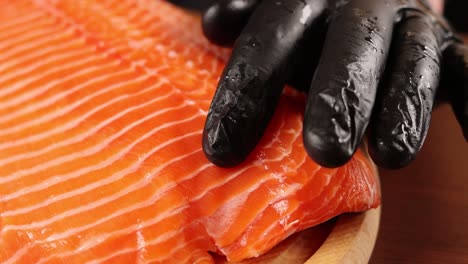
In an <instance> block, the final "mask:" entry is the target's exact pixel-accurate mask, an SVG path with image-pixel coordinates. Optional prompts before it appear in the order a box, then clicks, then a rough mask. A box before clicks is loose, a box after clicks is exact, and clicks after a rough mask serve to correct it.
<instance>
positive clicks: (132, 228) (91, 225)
mask: <svg viewBox="0 0 468 264" xmlns="http://www.w3.org/2000/svg"><path fill="white" fill-rule="evenodd" d="M281 117H282V120H283V122H284V118H285V117H284V116H281ZM299 134H300V133H299ZM290 151H292V147H291V149H290ZM281 158H282V157H279V158H276V159H271V160H272V161H279V160H280V159H281ZM206 165H207V167H212V166H213V165H212V164H211V163H207V164H206ZM252 167H254V166H249V167H245V168H243V169H241V170H240V171H238V172H237V173H233V174H231V175H227V178H229V179H227V181H230V180H232V179H234V178H236V177H237V176H238V175H240V174H242V173H243V172H245V171H246V170H248V169H249V168H252ZM203 171H204V169H202V170H200V171H199V172H198V171H195V172H193V173H192V175H193V176H190V177H189V179H191V178H192V177H196V176H197V174H200V173H202V172H203ZM182 182H183V181H180V180H179V181H177V183H176V184H181V183H182ZM221 185H222V184H221ZM162 189H167V187H166V188H165V187H162ZM211 189H213V188H212V186H211V187H210V188H209V190H207V192H209V191H210V190H211ZM165 192H166V191H163V192H161V191H160V190H159V191H158V192H157V195H155V196H154V197H153V199H150V200H149V201H147V202H145V203H144V204H145V205H143V206H141V205H140V206H139V207H138V206H137V207H136V209H139V208H143V207H148V206H152V205H154V203H155V202H156V201H157V200H158V199H160V197H162V195H164V194H165ZM202 196H203V195H202ZM197 198H200V195H198V196H197V197H196V199H197ZM194 200H195V199H192V200H191V201H190V202H194ZM134 207H135V206H133V208H127V209H125V210H120V211H118V212H115V213H113V214H112V215H110V216H107V217H105V218H103V219H99V220H98V221H97V222H98V223H92V224H88V225H86V226H81V227H78V228H75V230H68V232H66V233H62V234H61V235H59V236H58V237H55V239H57V240H58V239H65V238H66V237H69V236H72V235H73V234H74V233H77V232H80V231H84V230H87V229H90V228H93V227H95V226H97V225H99V224H102V223H105V222H107V221H109V220H111V219H113V218H117V217H121V216H122V215H124V214H126V213H129V212H131V211H133V210H136V209H135V208H134ZM180 209H181V208H180V207H179V208H175V209H173V210H172V211H170V212H169V213H167V214H165V215H160V216H159V217H157V218H156V219H152V221H150V222H149V223H148V222H144V223H142V224H141V225H142V226H143V227H146V226H150V225H153V224H155V223H157V222H159V221H161V220H163V219H164V218H165V217H170V216H172V215H175V214H176V213H177V212H178V211H179V210H180ZM122 211H123V212H122ZM134 228H135V227H130V228H126V229H124V230H120V232H117V231H116V232H113V233H112V235H118V234H126V233H128V232H131V231H132V230H134ZM116 233H117V234H116ZM107 237H108V236H107ZM102 239H105V238H103V237H102V236H101V238H100V239H98V240H102ZM96 242H97V241H96V240H95V239H94V238H91V239H89V240H88V242H87V243H88V244H89V243H91V244H90V245H88V246H87V248H88V247H90V246H97V244H96ZM93 243H94V245H93ZM98 244H99V243H98ZM71 254H73V252H68V253H66V255H71ZM62 255H63V254H62ZM64 256H65V255H64Z"/></svg>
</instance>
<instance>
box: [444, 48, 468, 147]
mask: <svg viewBox="0 0 468 264" xmlns="http://www.w3.org/2000/svg"><path fill="white" fill-rule="evenodd" d="M441 87H442V88H444V89H446V90H447V93H448V98H449V100H450V102H451V104H452V108H453V110H454V112H455V116H456V117H457V119H458V122H459V123H460V125H461V127H462V130H463V134H464V136H465V139H466V140H467V141H468V47H467V46H466V45H463V44H461V43H454V44H452V45H450V46H449V47H448V48H447V49H445V51H444V52H443V71H442V81H441Z"/></svg>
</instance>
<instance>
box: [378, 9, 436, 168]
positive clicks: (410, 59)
mask: <svg viewBox="0 0 468 264" xmlns="http://www.w3.org/2000/svg"><path fill="white" fill-rule="evenodd" d="M439 35H440V34H439V33H438V28H436V27H435V26H434V25H433V23H432V21H430V20H429V19H428V18H427V17H425V16H424V15H423V14H421V13H419V12H407V13H406V15H405V16H404V17H403V19H402V21H401V22H400V23H399V25H398V26H397V28H396V30H395V34H394V39H393V43H392V48H391V53H390V56H389V58H390V59H389V62H388V64H387V67H388V68H387V70H386V72H385V76H384V80H383V81H382V83H381V85H380V87H379V93H378V97H377V101H376V106H375V108H374V113H373V118H372V124H371V127H370V142H369V143H370V144H369V145H370V154H371V156H372V158H373V160H374V161H375V162H376V163H377V165H379V166H382V167H386V168H391V169H397V168H401V167H403V166H406V165H408V164H409V163H410V162H411V161H412V160H413V159H414V158H415V157H416V154H417V153H418V152H419V150H420V149H421V146H422V144H423V142H424V139H425V138H426V135H427V131H428V128H429V123H430V120H431V113H432V107H433V105H434V98H435V92H436V90H437V87H438V86H439V77H440V58H441V51H440V48H439V47H440V44H439V43H440V42H441V41H442V40H441V39H440V38H439Z"/></svg>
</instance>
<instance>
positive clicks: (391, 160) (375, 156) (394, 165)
mask: <svg viewBox="0 0 468 264" xmlns="http://www.w3.org/2000/svg"><path fill="white" fill-rule="evenodd" d="M369 154H370V156H371V158H372V160H373V161H374V163H375V164H376V165H377V166H379V167H382V168H386V169H393V170H395V169H400V168H403V167H405V166H407V165H408V164H410V163H411V162H412V161H413V160H414V159H415V158H416V154H417V152H416V151H414V150H409V149H405V148H402V147H401V146H399V145H398V144H397V143H395V142H393V143H389V142H388V140H379V139H377V140H375V141H374V142H372V141H371V144H370V147H369Z"/></svg>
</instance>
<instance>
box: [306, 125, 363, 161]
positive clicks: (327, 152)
mask: <svg viewBox="0 0 468 264" xmlns="http://www.w3.org/2000/svg"><path fill="white" fill-rule="evenodd" d="M320 134H321V133H316V132H315V131H314V130H313V129H308V128H305V129H304V133H303V141H304V147H305V149H306V151H307V154H308V155H309V156H310V157H311V158H312V159H313V160H314V161H315V162H317V163H318V164H319V165H321V166H324V167H327V168H336V167H339V166H342V165H344V164H346V163H347V162H348V161H349V160H350V159H351V157H352V155H353V154H354V150H353V149H352V148H349V147H348V146H349V145H348V144H343V143H340V142H338V141H337V140H335V138H334V137H331V136H324V135H320Z"/></svg>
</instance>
